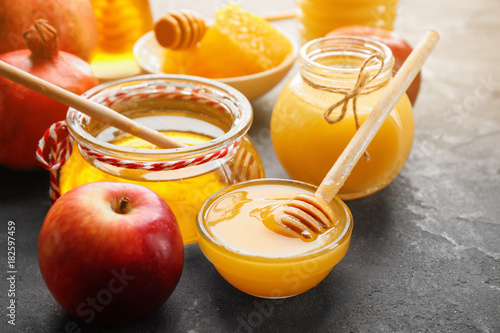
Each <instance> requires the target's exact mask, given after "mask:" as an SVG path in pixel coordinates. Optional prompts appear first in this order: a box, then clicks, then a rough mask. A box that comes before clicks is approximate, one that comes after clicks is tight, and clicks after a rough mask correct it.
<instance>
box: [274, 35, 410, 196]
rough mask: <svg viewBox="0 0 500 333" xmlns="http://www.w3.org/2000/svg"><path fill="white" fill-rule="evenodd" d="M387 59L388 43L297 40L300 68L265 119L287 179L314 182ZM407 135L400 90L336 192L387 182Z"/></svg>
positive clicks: (336, 152) (387, 71)
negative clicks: (305, 41) (299, 45)
mask: <svg viewBox="0 0 500 333" xmlns="http://www.w3.org/2000/svg"><path fill="white" fill-rule="evenodd" d="M393 65H394V57H393V55H392V52H391V50H390V49H389V48H388V47H387V46H385V45H383V44H381V43H378V42H374V41H370V40H368V39H364V38H357V37H329V38H320V39H315V40H312V41H310V42H308V43H306V44H305V45H304V46H302V48H301V51H300V57H299V68H300V70H299V73H298V74H297V75H296V76H294V77H293V78H292V79H291V80H290V82H289V83H288V84H287V85H286V86H285V88H284V89H283V91H282V92H281V94H280V96H279V97H278V100H277V101H276V104H275V106H274V109H273V113H272V117H271V139H272V142H273V146H274V150H275V152H276V155H277V157H278V160H279V161H280V163H281V165H282V166H283V168H284V169H285V171H286V172H287V173H288V175H289V176H290V177H291V178H293V179H296V180H300V181H303V182H306V183H310V184H314V185H316V186H317V185H319V184H320V183H321V181H322V180H323V178H324V177H325V175H326V174H327V172H328V170H329V169H330V168H331V167H332V165H333V164H334V163H335V161H336V160H337V158H338V157H339V156H340V154H341V153H342V151H343V150H344V148H345V147H346V146H347V144H348V143H349V141H350V140H351V138H352V137H353V136H354V134H355V132H356V130H357V128H358V127H359V125H360V124H362V123H363V121H364V120H365V119H366V117H367V116H368V115H369V114H370V112H371V110H372V108H373V106H374V105H375V104H376V103H377V101H378V100H379V99H380V97H381V96H382V93H383V92H384V89H385V87H386V86H387V84H388V83H389V81H390V80H391V79H392V76H393ZM361 81H362V82H361ZM413 135H414V119H413V111H412V107H411V104H410V101H409V99H408V97H407V96H406V95H404V96H403V97H402V98H401V100H400V101H399V102H398V104H397V106H396V107H395V108H394V110H393V111H392V112H391V114H390V115H389V117H388V118H387V119H386V121H385V122H384V124H383V125H382V127H381V128H380V130H379V131H378V133H377V135H376V136H375V137H374V139H373V141H372V142H371V144H370V145H369V146H368V149H367V151H366V153H365V155H364V157H361V159H360V160H359V161H358V163H357V164H356V166H355V167H354V169H353V171H352V173H351V175H350V176H349V178H348V179H347V181H346V182H345V184H344V186H343V187H342V188H341V190H340V192H339V193H338V196H339V197H340V198H342V199H343V200H349V199H356V198H360V197H363V196H367V195H369V194H371V193H374V192H376V191H378V190H380V189H382V188H384V187H385V186H387V185H388V184H389V183H391V182H392V181H393V180H394V179H395V178H396V176H397V175H398V173H399V172H400V171H401V169H402V168H403V166H404V164H405V162H406V160H407V158H408V156H409V154H410V150H411V147H412V143H413Z"/></svg>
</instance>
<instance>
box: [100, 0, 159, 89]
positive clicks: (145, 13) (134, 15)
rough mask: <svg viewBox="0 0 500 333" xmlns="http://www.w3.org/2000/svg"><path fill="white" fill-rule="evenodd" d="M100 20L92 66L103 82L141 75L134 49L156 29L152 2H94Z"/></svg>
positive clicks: (121, 0) (141, 0) (113, 0)
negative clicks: (151, 7)
mask: <svg viewBox="0 0 500 333" xmlns="http://www.w3.org/2000/svg"><path fill="white" fill-rule="evenodd" d="M91 3H92V7H93V9H94V14H95V16H96V20H97V29H98V43H97V47H96V49H95V50H94V52H93V55H92V62H91V67H92V70H93V71H94V74H95V75H96V76H97V77H98V78H100V79H102V80H111V79H117V78H123V77H127V76H132V75H136V74H139V73H140V69H139V67H138V66H137V64H136V63H135V60H134V57H133V55H132V49H133V47H134V44H135V42H136V41H137V40H138V39H139V38H140V37H141V36H142V35H144V34H145V33H146V32H148V31H150V30H151V29H152V27H153V18H152V14H151V10H150V6H149V2H148V0H91Z"/></svg>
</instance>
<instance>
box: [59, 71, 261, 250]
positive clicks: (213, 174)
mask: <svg viewBox="0 0 500 333" xmlns="http://www.w3.org/2000/svg"><path fill="white" fill-rule="evenodd" d="M84 97H86V98H88V99H90V100H92V101H95V102H98V103H101V104H104V105H106V106H108V107H110V108H112V109H114V110H115V111H117V112H120V113H122V114H124V115H126V116H127V117H130V118H133V119H134V120H135V121H137V122H140V123H142V124H144V125H146V126H148V127H150V128H153V129H155V130H157V131H160V132H162V133H164V134H166V135H168V136H170V137H172V138H173V139H175V140H177V141H180V142H182V143H184V144H186V145H187V146H186V147H182V148H172V149H159V148H157V147H155V146H153V145H152V144H150V143H148V142H145V141H143V140H142V139H139V138H137V137H135V136H132V135H130V134H128V133H125V132H123V131H121V130H118V129H116V128H114V127H110V126H108V125H106V124H104V123H102V122H99V121H96V120H94V119H92V118H90V117H88V116H86V115H84V114H82V113H80V112H78V111H76V110H74V109H71V108H70V109H69V111H68V114H67V120H66V121H67V124H68V130H69V132H70V134H71V136H72V137H73V138H74V147H73V151H72V154H71V156H70V157H69V159H68V160H67V161H66V163H65V164H64V165H63V166H62V168H61V170H60V175H59V186H60V192H61V194H64V193H65V192H67V191H69V190H70V189H72V188H74V187H76V186H78V185H81V184H84V183H89V182H95V181H125V182H133V183H137V184H141V185H144V186H146V187H148V188H150V189H152V190H154V191H155V192H156V193H158V194H159V195H160V196H161V197H162V198H163V199H164V200H165V201H166V202H167V203H168V204H169V206H170V207H171V208H172V211H173V212H174V214H175V216H176V218H177V222H178V224H179V227H180V230H181V234H182V237H183V241H184V243H185V244H187V243H193V242H196V240H197V235H196V214H197V213H198V210H199V209H200V207H201V205H202V204H203V202H204V201H205V200H206V199H207V198H208V197H209V196H210V195H212V194H213V193H215V192H217V191H218V190H220V189H222V188H225V187H226V186H228V185H231V184H235V183H238V182H241V181H244V180H249V179H257V178H262V177H264V170H263V166H262V162H261V159H260V157H259V154H258V153H257V151H256V149H255V147H254V145H253V144H252V142H251V140H250V139H249V137H248V136H247V131H248V129H249V128H250V125H251V122H252V115H253V113H252V108H251V105H250V103H249V101H248V100H247V99H246V98H245V97H244V96H243V95H242V94H241V93H239V92H238V91H237V90H235V89H233V88H231V87H229V86H227V85H225V84H223V83H219V82H217V81H213V80H208V79H203V78H197V77H189V76H181V75H143V76H136V77H133V78H128V79H123V80H120V81H114V82H108V83H104V84H101V85H100V86H97V87H95V88H93V89H91V90H89V91H88V92H87V93H85V94H84Z"/></svg>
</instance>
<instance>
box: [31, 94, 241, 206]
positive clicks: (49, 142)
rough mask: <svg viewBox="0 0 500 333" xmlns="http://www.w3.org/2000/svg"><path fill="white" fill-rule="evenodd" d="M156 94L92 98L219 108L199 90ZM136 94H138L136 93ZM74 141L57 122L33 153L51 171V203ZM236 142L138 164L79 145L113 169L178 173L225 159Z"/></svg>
mask: <svg viewBox="0 0 500 333" xmlns="http://www.w3.org/2000/svg"><path fill="white" fill-rule="evenodd" d="M155 89H156V91H154V92H150V90H148V92H147V93H144V92H142V91H141V92H139V93H138V94H130V92H123V91H115V92H111V93H106V94H101V95H97V98H91V100H94V101H95V102H98V103H101V104H104V105H106V106H108V107H112V106H113V104H115V103H119V102H126V101H133V100H137V101H139V100H144V99H156V98H160V99H161V98H168V99H177V100H179V99H182V100H191V101H196V102H197V103H203V104H208V105H210V106H212V107H216V108H221V109H222V107H221V106H220V105H219V103H218V102H217V101H214V100H211V99H207V97H205V96H203V97H200V95H199V94H198V90H189V91H188V93H186V90H185V89H184V88H178V87H176V88H175V89H173V90H172V87H168V86H157V87H155ZM136 92H137V91H136ZM73 142H74V139H73V138H72V136H71V135H70V133H69V131H68V125H67V124H66V122H65V121H59V122H57V123H54V124H53V125H52V126H51V127H50V128H49V129H47V131H46V132H45V134H44V136H43V137H42V138H41V139H40V142H39V143H38V148H37V151H36V156H37V159H38V161H39V162H40V164H41V165H42V166H43V167H44V168H45V169H48V170H49V171H50V191H49V192H50V200H51V202H52V203H54V202H55V201H56V200H57V199H58V198H59V197H60V196H61V193H60V187H59V177H58V174H59V170H60V169H61V168H62V166H63V165H64V163H65V162H66V161H67V160H68V159H69V157H70V156H71V153H72V149H73ZM238 144H239V142H238V141H236V142H234V143H233V144H231V145H230V146H228V147H226V148H223V149H221V150H219V151H216V152H214V153H210V154H206V155H203V156H199V157H195V158H190V159H185V160H179V161H165V162H140V161H132V160H123V159H119V158H115V157H110V156H107V155H105V154H102V153H98V152H95V151H93V150H92V149H90V148H88V147H85V146H83V145H78V147H79V148H80V151H81V152H82V154H86V155H87V156H89V157H91V158H93V159H95V160H97V161H99V162H102V163H106V164H109V165H112V166H116V167H120V168H127V169H142V170H147V171H165V170H178V169H182V168H186V167H189V166H196V165H202V164H205V163H208V162H210V161H214V160H217V159H221V158H224V157H226V156H227V155H228V154H230V153H232V151H233V150H234V149H235V148H236V147H237V146H238Z"/></svg>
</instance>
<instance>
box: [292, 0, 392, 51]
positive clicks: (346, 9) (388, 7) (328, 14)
mask: <svg viewBox="0 0 500 333" xmlns="http://www.w3.org/2000/svg"><path fill="white" fill-rule="evenodd" d="M398 2H399V0H296V4H297V19H298V22H299V31H300V35H301V37H302V43H303V44H304V43H306V42H308V41H311V40H313V39H316V38H321V37H325V36H326V34H327V33H329V32H330V31H332V30H334V29H336V28H339V27H342V26H348V25H364V26H371V27H378V28H383V29H386V30H392V29H393V25H394V20H395V19H396V14H397V5H398Z"/></svg>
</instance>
